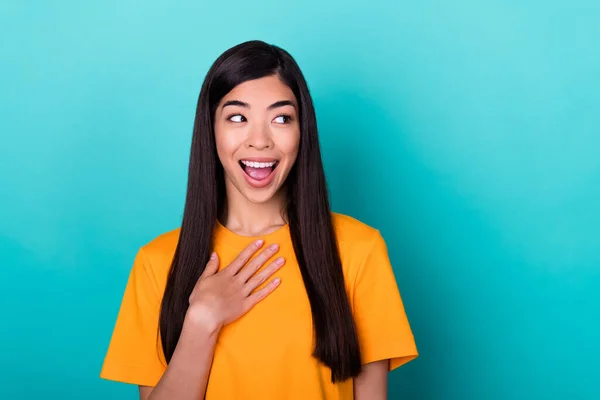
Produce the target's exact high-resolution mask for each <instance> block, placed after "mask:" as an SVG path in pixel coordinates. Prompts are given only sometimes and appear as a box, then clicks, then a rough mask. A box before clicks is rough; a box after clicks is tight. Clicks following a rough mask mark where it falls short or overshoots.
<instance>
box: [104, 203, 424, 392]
mask: <svg viewBox="0 0 600 400" xmlns="http://www.w3.org/2000/svg"><path fill="white" fill-rule="evenodd" d="M333 215H334V226H335V231H336V235H337V239H338V247H339V251H340V256H341V260H342V267H343V271H344V278H345V282H346V290H347V293H348V297H349V300H350V305H351V308H352V312H353V315H354V320H355V323H356V328H357V332H358V340H359V344H360V350H361V356H362V363H363V364H366V363H369V362H373V361H378V360H385V359H390V370H391V369H394V368H397V367H399V366H400V365H402V364H404V363H406V362H408V361H410V360H412V359H414V358H415V357H416V356H417V349H416V346H415V341H414V338H413V334H412V332H411V329H410V326H409V323H408V320H407V318H406V314H405V311H404V306H403V304H402V299H401V297H400V293H399V291H398V287H397V285H396V280H395V277H394V273H393V271H392V267H391V265H390V261H389V258H388V253H387V248H386V244H385V242H384V240H383V238H382V237H381V235H380V233H379V231H377V230H375V229H373V228H371V227H369V226H367V225H365V224H363V223H361V222H359V221H357V220H355V219H353V218H351V217H348V216H345V215H342V214H335V213H334V214H333ZM178 236H179V230H178V229H176V230H173V231H171V232H168V233H165V234H163V235H161V236H159V237H157V238H156V239H154V240H153V241H151V242H150V243H148V244H147V245H145V246H143V247H142V248H141V249H140V251H139V252H138V254H137V257H136V259H135V262H134V264H133V268H132V269H131V273H130V275H129V280H128V283H127V287H126V289H125V294H124V296H123V300H122V303H121V308H120V310H119V314H118V317H117V321H116V325H115V328H114V331H113V334H112V338H111V341H110V345H109V348H108V352H107V354H106V358H105V360H104V365H103V367H102V372H101V374H100V376H101V377H102V378H104V379H110V380H115V381H121V382H127V383H132V384H137V385H145V386H155V385H156V384H157V383H158V381H159V380H160V378H161V376H162V374H163V372H164V371H165V369H166V363H165V359H164V356H163V354H162V347H161V344H160V341H159V339H158V338H159V336H158V317H159V312H160V303H161V299H162V295H163V291H164V288H165V285H166V281H167V274H168V271H169V267H170V265H171V260H172V258H173V254H174V252H175V247H176V245H177V240H178ZM261 238H263V239H264V240H265V245H268V244H271V243H278V244H279V246H280V250H279V251H278V253H277V254H276V256H283V257H285V259H286V264H285V265H284V266H283V268H281V269H280V270H279V271H278V272H276V273H275V275H274V277H277V276H278V277H280V278H281V285H280V286H279V287H278V288H277V289H276V290H275V291H274V292H273V293H272V294H270V295H269V296H267V298H265V299H264V300H262V301H261V302H260V303H258V304H257V305H256V306H255V307H254V308H253V309H251V310H250V311H249V312H248V313H247V314H245V315H244V316H242V317H241V318H240V319H238V320H237V321H234V322H233V323H231V324H229V325H227V326H225V327H224V328H223V329H222V330H221V332H220V333H219V337H218V339H217V343H216V347H215V351H214V359H213V363H212V367H211V370H210V376H209V380H208V385H207V388H206V399H208V400H211V399H218V400H228V399H265V400H270V399H302V400H306V399H327V400H333V399H336V400H338V399H339V400H345V399H352V398H353V397H354V396H353V382H352V380H351V379H349V380H347V381H345V382H341V383H336V384H333V383H331V370H330V369H329V368H328V367H326V366H324V365H323V364H321V363H319V362H318V361H317V360H316V359H315V358H314V357H312V355H311V354H312V351H313V348H314V338H313V326H312V315H311V311H310V303H309V300H308V297H307V295H306V291H305V288H304V283H303V281H302V276H301V274H300V269H299V266H298V263H297V261H296V257H295V255H294V249H293V246H292V241H291V238H290V233H289V229H288V226H287V225H286V226H284V227H282V228H280V229H278V230H277V231H275V232H272V233H270V234H268V235H264V236H262V237H261ZM256 239H257V238H255V237H247V236H240V235H237V234H236V233H234V232H232V231H230V230H228V229H227V228H226V227H224V226H223V225H221V224H218V226H217V229H216V232H215V249H214V250H215V251H216V252H217V253H218V254H219V258H220V268H224V267H225V266H227V265H228V264H229V263H230V262H231V261H232V260H233V259H234V257H235V256H236V255H237V254H238V253H239V252H240V251H241V250H242V249H243V248H245V247H246V246H247V245H249V244H250V242H251V241H253V240H256Z"/></svg>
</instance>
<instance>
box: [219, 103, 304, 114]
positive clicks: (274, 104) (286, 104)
mask: <svg viewBox="0 0 600 400" xmlns="http://www.w3.org/2000/svg"><path fill="white" fill-rule="evenodd" d="M227 106H239V107H244V108H250V104H248V103H246V102H243V101H240V100H228V101H226V102H225V104H223V107H222V108H225V107H227ZM284 106H292V107H294V108H296V104H295V103H294V102H293V101H291V100H280V101H276V102H275V103H273V104H271V105H270V106H269V107H267V110H269V111H270V110H273V109H275V108H279V107H284Z"/></svg>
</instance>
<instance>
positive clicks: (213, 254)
mask: <svg viewBox="0 0 600 400" xmlns="http://www.w3.org/2000/svg"><path fill="white" fill-rule="evenodd" d="M215 258H217V253H215V252H214V251H213V252H212V253H211V255H210V259H211V260H214V259H215Z"/></svg>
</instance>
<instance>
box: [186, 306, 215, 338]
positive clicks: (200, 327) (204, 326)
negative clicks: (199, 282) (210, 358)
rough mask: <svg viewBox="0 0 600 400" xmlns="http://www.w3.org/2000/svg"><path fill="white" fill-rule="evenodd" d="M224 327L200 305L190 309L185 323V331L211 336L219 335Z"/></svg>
mask: <svg viewBox="0 0 600 400" xmlns="http://www.w3.org/2000/svg"><path fill="white" fill-rule="evenodd" d="M222 326H223V324H222V323H220V322H219V321H217V319H216V318H214V317H213V315H212V313H210V312H209V311H208V310H206V309H205V308H203V307H201V306H199V305H194V306H190V307H188V310H187V312H186V314H185V319H184V321H183V329H188V328H189V329H191V330H193V331H194V332H199V331H200V332H204V333H206V334H207V335H209V336H212V335H216V334H218V333H219V331H220V330H221V327H222Z"/></svg>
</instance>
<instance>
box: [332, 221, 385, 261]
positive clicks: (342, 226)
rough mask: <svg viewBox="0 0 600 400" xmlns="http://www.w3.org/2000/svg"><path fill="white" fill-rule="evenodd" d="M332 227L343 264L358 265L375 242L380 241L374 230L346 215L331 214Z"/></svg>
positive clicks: (379, 236)
mask: <svg viewBox="0 0 600 400" xmlns="http://www.w3.org/2000/svg"><path fill="white" fill-rule="evenodd" d="M332 219H333V225H334V228H335V234H336V236H337V241H338V247H339V251H340V257H342V261H343V262H345V263H348V262H352V264H355V263H357V262H358V263H360V262H362V261H363V260H364V258H365V257H366V256H367V254H369V253H370V252H371V250H372V248H373V246H374V244H375V243H376V242H377V241H382V240H383V238H381V234H380V233H379V230H377V229H376V228H374V227H372V226H369V225H367V224H365V223H364V222H361V221H359V220H358V219H356V218H353V217H351V216H348V215H344V214H340V213H333V218H332Z"/></svg>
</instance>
